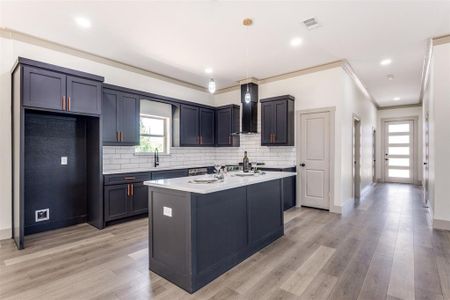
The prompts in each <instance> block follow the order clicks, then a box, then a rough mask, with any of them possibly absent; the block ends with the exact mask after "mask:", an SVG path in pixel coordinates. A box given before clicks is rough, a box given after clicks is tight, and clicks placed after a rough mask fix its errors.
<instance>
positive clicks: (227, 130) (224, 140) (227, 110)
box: [216, 105, 240, 147]
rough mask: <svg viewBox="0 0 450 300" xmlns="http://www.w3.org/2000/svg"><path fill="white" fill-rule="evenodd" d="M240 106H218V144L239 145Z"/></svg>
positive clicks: (218, 145) (219, 145)
mask: <svg viewBox="0 0 450 300" xmlns="http://www.w3.org/2000/svg"><path fill="white" fill-rule="evenodd" d="M239 122H240V108H239V106H238V105H227V106H222V107H218V108H217V110H216V146H217V147H239V145H240V136H239V135H238V134H235V133H238V132H239V131H240V128H239V127H240V126H239Z"/></svg>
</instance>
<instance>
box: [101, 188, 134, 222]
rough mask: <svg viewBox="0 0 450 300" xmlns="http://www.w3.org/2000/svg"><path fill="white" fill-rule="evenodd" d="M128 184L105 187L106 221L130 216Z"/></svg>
mask: <svg viewBox="0 0 450 300" xmlns="http://www.w3.org/2000/svg"><path fill="white" fill-rule="evenodd" d="M128 194H129V193H128V184H121V185H110V186H105V195H104V197H105V198H104V199H105V221H111V220H117V219H121V218H124V217H126V216H128V207H129V204H128V202H129V201H130V197H129V196H128Z"/></svg>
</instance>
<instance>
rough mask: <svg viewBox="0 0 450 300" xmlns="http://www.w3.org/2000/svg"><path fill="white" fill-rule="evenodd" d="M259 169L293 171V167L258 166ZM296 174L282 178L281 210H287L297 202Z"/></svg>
mask: <svg viewBox="0 0 450 300" xmlns="http://www.w3.org/2000/svg"><path fill="white" fill-rule="evenodd" d="M259 169H260V170H261V171H276V172H295V170H296V168H295V167H290V168H266V167H261V168H259ZM296 186H297V176H291V177H286V178H283V179H282V189H283V190H282V197H283V210H288V209H289V208H292V207H294V206H295V205H296V204H297V201H296V198H297V194H296V193H297V189H296Z"/></svg>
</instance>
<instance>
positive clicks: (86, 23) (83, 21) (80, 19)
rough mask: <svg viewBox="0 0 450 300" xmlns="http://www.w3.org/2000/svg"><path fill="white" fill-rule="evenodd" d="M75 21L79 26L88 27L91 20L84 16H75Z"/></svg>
mask: <svg viewBox="0 0 450 300" xmlns="http://www.w3.org/2000/svg"><path fill="white" fill-rule="evenodd" d="M75 23H77V25H78V26H80V27H81V28H90V27H91V25H92V24H91V21H90V20H89V19H86V18H85V17H76V18H75Z"/></svg>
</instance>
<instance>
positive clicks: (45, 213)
mask: <svg viewBox="0 0 450 300" xmlns="http://www.w3.org/2000/svg"><path fill="white" fill-rule="evenodd" d="M35 217H36V218H35V221H36V222H42V221H47V220H50V209H49V208H46V209H39V210H36V211H35Z"/></svg>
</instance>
